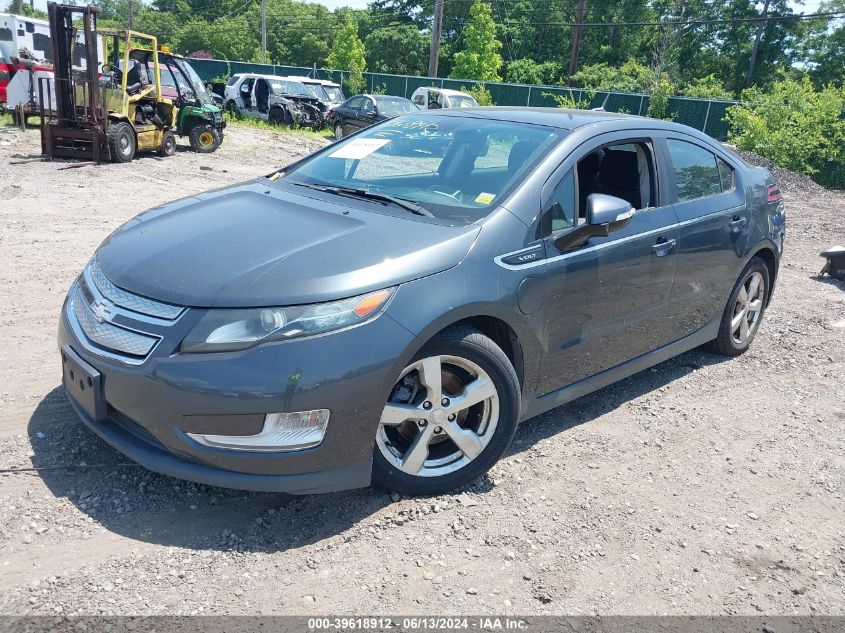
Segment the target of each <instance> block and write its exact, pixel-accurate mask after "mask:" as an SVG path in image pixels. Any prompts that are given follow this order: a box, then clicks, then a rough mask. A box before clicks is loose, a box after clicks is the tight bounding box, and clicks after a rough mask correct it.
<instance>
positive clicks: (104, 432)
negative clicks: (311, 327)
mask: <svg viewBox="0 0 845 633" xmlns="http://www.w3.org/2000/svg"><path fill="white" fill-rule="evenodd" d="M202 312H203V311H202V310H188V311H187V313H185V314H184V316H183V317H182V318H181V319H180V320H179V321H178V322H177V323H176V325H174V326H173V327H172V330H171V331H170V333H169V334H168V336H167V337H166V338H164V339H162V340H161V342H160V343H159V344H158V345H157V346H156V347H155V349H154V350H153V352H152V353H151V354H150V356H149V358H147V359H146V360H144V361H143V362H142V363H141V364H135V365H131V364H126V363H122V362H120V360H119V359H114V358H110V357H108V356H105V355H103V354H101V353H99V351H98V350H97V349H96V345H95V344H93V343H92V342H91V341H89V340H86V337H85V334H84V332H81V331H80V329H79V328H78V327H74V324H73V323H72V320H73V319H74V318H75V317H74V316H73V314H72V313H70V312H69V311H68V308H67V305H66V306H65V308H64V309H63V310H62V318H61V320H60V326H59V333H58V343H59V348H60V349H61V348H63V347H64V346H68V347H70V349H71V350H72V351H73V352H74V353H75V354H76V356H78V357H79V359H81V360H82V361H83V362H84V363H87V364H88V365H89V366H91V367H92V368H93V369H95V370H96V371H97V372H98V373H99V374H100V386H99V389H100V391H101V395H102V400H103V401H104V403H105V414H104V415H103V416H102V418H103V419H100V420H97V419H94V417H93V416H92V415H89V414H88V413H87V412H86V410H85V408H84V407H83V406H82V405H81V404H80V403H79V402H78V401H76V400H74V398H73V397H72V396H71V397H70V399H71V403H72V405H73V407H74V409H75V410H76V412H77V413H78V414H79V416H80V418H81V419H82V421H83V422H84V423H85V424H86V425H87V426H88V427H89V428H90V429H91V430H93V431H94V432H95V433H96V434H97V435H99V436H100V437H101V438H103V439H104V440H105V441H106V442H107V443H109V444H110V445H111V446H113V447H114V448H116V449H117V450H118V451H120V452H121V453H124V454H125V455H127V456H128V457H129V458H131V459H133V460H134V461H136V462H138V463H140V464H141V465H143V466H145V467H147V468H149V469H150V470H152V471H155V472H159V473H162V474H166V475H171V476H174V477H179V478H182V479H187V480H190V481H195V482H198V483H204V484H209V485H215V486H223V487H228V488H236V489H243V490H260V491H276V492H287V493H290V494H310V493H317V492H330V491H337V490H348V489H352V488H360V487H365V486H367V485H369V483H370V475H371V469H372V450H373V442H374V438H375V433H376V428H377V425H378V421H379V418H380V416H381V411H382V409H383V407H384V403H385V402H386V401H387V398H388V396H389V393H390V390H391V388H392V386H393V381H394V380H395V376H397V375H398V374H399V372H400V370H401V367H399V365H400V364H401V362H402V359H403V358H404V356H405V353H406V349H408V348H410V347H412V346H413V341H414V337H413V336H412V335H411V334H410V333H409V332H408V331H407V330H405V329H404V328H403V327H401V326H400V325H398V324H397V323H396V322H395V321H393V320H392V319H391V318H390V317H388V316H387V315H386V314H382V315H381V316H379V317H378V318H376V319H374V320H373V321H370V322H368V323H365V324H363V325H361V326H358V327H354V328H350V329H348V330H345V331H340V332H335V333H331V334H327V335H323V336H316V337H312V338H305V339H298V340H292V341H287V342H283V343H270V344H265V345H260V346H258V347H255V348H253V349H250V350H246V351H243V352H231V353H220V354H179V353H178V351H177V350H178V345H179V342H180V341H181V339H182V337H183V336H184V334H185V333H186V331H187V330H189V329H190V327H192V325H193V324H194V323H195V322H196V320H197V319H198V318H199V317H200V316H201V315H202ZM69 396H70V394H69ZM320 408H325V409H329V410H330V411H331V417H330V420H329V423H328V429H327V431H326V434H325V437H324V439H323V441H322V443H321V444H319V445H318V446H315V447H313V448H308V449H303V450H297V451H291V452H260V453H259V452H250V451H238V450H231V449H220V448H212V447H208V446H204V445H202V444H200V443H199V442H196V441H195V440H193V439H191V438H190V437H188V435H187V433H191V432H194V433H217V434H230V435H250V434H253V433H254V432H255V428H254V427H255V424H256V423H257V421H260V420H262V419H263V416H264V415H265V414H266V413H273V412H293V411H306V410H311V409H320Z"/></svg>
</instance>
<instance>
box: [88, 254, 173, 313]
mask: <svg viewBox="0 0 845 633" xmlns="http://www.w3.org/2000/svg"><path fill="white" fill-rule="evenodd" d="M89 275H90V279H91V281H93V282H94V285H95V286H97V290H99V291H100V292H101V293H102V295H103V296H104V297H105V298H106V299H108V300H110V301H112V302H113V303H114V304H116V305H119V306H120V307H122V308H126V309H127V310H131V311H132V312H137V313H138V314H145V315H148V316H153V317H158V318H160V319H168V320H169V321H173V320H175V319H176V318H178V317H179V315H180V314H182V310H184V308H182V307H180V306H175V305H172V304H170V303H162V302H161V301H153V300H152V299H147V298H146V297H140V296H138V295H136V294H132V293H130V292H126V291H125V290H122V289H121V288H118V287H117V286H115V285H114V284H113V283H112V282H110V281H109V280H108V278H107V277H106V276H105V275H104V274H103V271H102V270H101V269H100V265H99V264H98V263H97V260H96V259H95V260H93V261H92V262H91V264H90V265H89V266H88V269H87V270H86V276H89Z"/></svg>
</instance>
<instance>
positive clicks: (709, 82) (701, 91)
mask: <svg viewBox="0 0 845 633" xmlns="http://www.w3.org/2000/svg"><path fill="white" fill-rule="evenodd" d="M683 95H684V96H685V97H694V98H696V99H722V100H724V101H729V100H731V99H733V98H734V95H733V93H732V92H731V91H730V90H728V89H727V88H725V86H724V84H723V83H722V82H721V81H720V80H719V78H718V77H716V75H707V76H706V77H700V78H698V79H693V80H692V81H690V82H689V83H688V84H687V85H686V87H685V88H684V89H683Z"/></svg>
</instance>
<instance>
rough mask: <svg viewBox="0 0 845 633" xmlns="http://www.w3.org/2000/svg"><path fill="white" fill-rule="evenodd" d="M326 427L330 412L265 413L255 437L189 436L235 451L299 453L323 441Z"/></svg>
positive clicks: (207, 443) (323, 410) (199, 434)
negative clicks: (261, 426) (261, 425)
mask: <svg viewBox="0 0 845 633" xmlns="http://www.w3.org/2000/svg"><path fill="white" fill-rule="evenodd" d="M328 424H329V410H328V409H315V410H313V411H297V412H295V413H268V414H267V415H266V416H265V418H264V427H263V428H262V429H261V432H260V433H258V434H256V435H203V434H201V433H188V436H189V437H190V438H192V439H194V440H196V441H197V442H199V443H200V444H204V445H205V446H212V447H214V448H228V449H232V450H236V451H299V450H302V449H304V448H312V447H314V446H317V445H318V444H319V443H320V442H322V441H323V436H325V434H326V427H327V426H328Z"/></svg>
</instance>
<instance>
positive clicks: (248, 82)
mask: <svg viewBox="0 0 845 633" xmlns="http://www.w3.org/2000/svg"><path fill="white" fill-rule="evenodd" d="M224 98H225V102H226V109H227V110H229V111H230V112H237V113H240V114H241V115H243V116H248V117H252V118H255V119H262V120H264V121H267V122H268V123H271V124H273V125H300V126H305V127H311V128H314V129H320V128H322V127H323V126H324V125H325V123H326V112H327V110H328V108H327V107H326V105H325V104H323V103H322V102H321V101H320V99H318V98H316V97H315V96H314V95H313V94H312V93H311V92H310V91H309V90H308V89H307V88H306V87H305V85H304V84H303V83H302V82H300V81H295V80H291V79H286V78H285V77H279V76H277V75H258V74H253V73H239V74H236V75H232V78H231V79H230V80H229V83H228V84H226V88H225V90H224Z"/></svg>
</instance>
